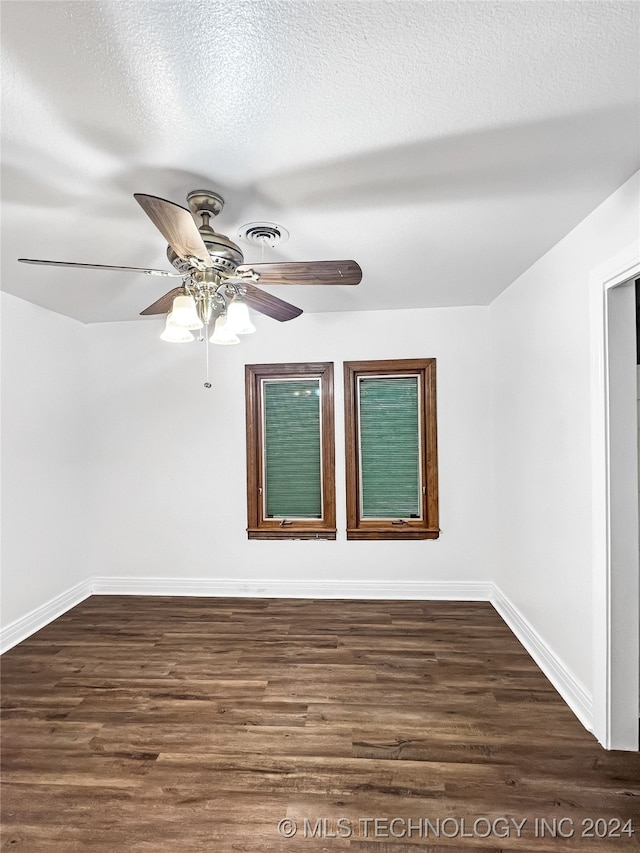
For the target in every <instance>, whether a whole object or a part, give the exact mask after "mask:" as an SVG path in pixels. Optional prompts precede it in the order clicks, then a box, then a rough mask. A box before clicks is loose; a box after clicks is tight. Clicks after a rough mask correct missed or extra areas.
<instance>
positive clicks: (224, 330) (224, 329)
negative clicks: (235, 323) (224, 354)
mask: <svg viewBox="0 0 640 853" xmlns="http://www.w3.org/2000/svg"><path fill="white" fill-rule="evenodd" d="M226 320H227V318H226V317H225V315H224V314H219V315H218V317H217V318H216V324H215V326H214V327H213V334H212V335H211V337H210V338H209V340H210V341H211V343H212V344H220V346H226V347H228V346H232V345H233V344H239V343H240V338H239V337H238V336H237V335H236V333H235V332H233V331H232V330H231V329H230V328H229V326H228V324H227V322H226Z"/></svg>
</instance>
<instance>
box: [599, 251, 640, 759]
mask: <svg viewBox="0 0 640 853" xmlns="http://www.w3.org/2000/svg"><path fill="white" fill-rule="evenodd" d="M638 276H640V252H639V246H638V244H637V243H635V244H633V245H631V246H629V247H628V249H627V250H626V251H625V252H623V253H621V254H620V255H618V256H616V258H614V259H611V261H610V262H609V263H607V264H606V265H605V266H603V267H599V268H598V269H597V270H594V271H593V272H592V274H591V276H590V294H589V295H590V322H591V328H590V331H591V416H592V417H591V426H592V430H591V441H592V511H593V517H592V549H593V563H592V573H593V574H592V581H593V732H594V734H595V736H596V737H597V738H598V740H599V741H600V743H601V744H602V745H603V746H604V747H605V748H606V749H626V750H637V749H638V704H639V702H638V689H639V685H638V681H639V676H638V672H639V669H640V648H639V644H640V615H639V606H640V593H639V585H640V584H639V578H638V575H639V572H638V465H637V430H634V434H633V435H631V432H630V429H629V417H630V411H629V408H628V406H629V405H630V402H631V401H627V400H626V396H627V394H628V395H629V396H630V397H632V398H633V407H634V415H633V417H632V420H633V423H634V424H635V423H636V419H637V416H636V415H635V412H636V400H635V397H636V395H635V393H633V391H632V390H631V389H630V387H628V386H629V384H630V381H631V380H630V376H631V372H630V371H631V367H632V368H633V389H635V387H636V386H635V377H636V367H635V361H636V359H635V310H633V308H632V303H631V298H632V296H631V295H632V293H633V292H634V288H633V284H632V281H633V279H635V278H637V277H638ZM630 282H631V283H630ZM625 285H626V286H625ZM616 288H618V289H617V290H616ZM633 298H634V299H635V297H633ZM633 304H634V305H635V302H634V303H633ZM631 323H633V329H631V325H630V324H631ZM632 335H633V342H634V349H633V355H630V346H631V343H630V342H631V336H632ZM629 358H631V364H629V363H628V361H629ZM621 401H626V402H621ZM625 406H626V407H627V408H626V409H625ZM622 415H624V421H625V423H624V425H623V423H622V420H623V418H622ZM633 459H635V460H636V464H635V465H633V466H632V464H631V462H632V460H633Z"/></svg>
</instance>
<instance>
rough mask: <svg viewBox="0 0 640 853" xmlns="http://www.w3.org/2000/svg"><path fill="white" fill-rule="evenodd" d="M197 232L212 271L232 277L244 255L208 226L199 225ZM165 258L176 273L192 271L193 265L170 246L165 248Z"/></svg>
mask: <svg viewBox="0 0 640 853" xmlns="http://www.w3.org/2000/svg"><path fill="white" fill-rule="evenodd" d="M198 230H199V231H200V234H201V236H202V239H203V241H204V244H205V246H206V247H207V252H209V256H210V257H211V260H212V261H213V269H214V270H216V271H217V272H219V273H223V274H225V275H233V274H234V273H235V271H236V267H238V266H239V265H240V264H241V263H243V262H244V255H243V254H242V250H241V249H240V247H239V246H236V244H235V243H233V242H232V241H231V240H229V238H228V237H225V235H224V234H218V233H216V232H215V231H214V230H213V228H211V227H210V226H209V225H201V226H200V228H199V229H198ZM167 258H169V263H170V264H171V265H172V266H174V267H175V268H176V269H177V270H178V272H181V273H184V274H185V275H188V274H189V273H190V272H192V271H193V265H192V264H190V263H189V261H185V260H183V258H181V257H180V256H179V255H177V254H176V252H174V250H173V249H172V248H171V246H167Z"/></svg>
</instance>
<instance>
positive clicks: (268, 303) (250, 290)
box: [242, 281, 302, 323]
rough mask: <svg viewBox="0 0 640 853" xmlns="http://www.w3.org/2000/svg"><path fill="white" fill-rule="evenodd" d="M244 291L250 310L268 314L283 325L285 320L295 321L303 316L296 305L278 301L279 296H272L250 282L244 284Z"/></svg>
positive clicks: (300, 309)
mask: <svg viewBox="0 0 640 853" xmlns="http://www.w3.org/2000/svg"><path fill="white" fill-rule="evenodd" d="M242 290H243V291H244V301H245V302H246V303H247V305H248V306H249V307H250V308H253V309H254V310H255V311H259V312H260V313H261V314H266V315H267V316H268V317H273V319H274V320H280V322H281V323H284V321H285V320H293V319H294V318H295V317H299V316H300V314H302V308H296V306H295V305H291V303H289V302H285V301H284V300H283V299H278V297H277V296H272V295H271V294H270V293H265V292H264V291H263V290H260V288H258V287H254V286H253V285H252V284H249V283H248V282H244V281H243V282H242Z"/></svg>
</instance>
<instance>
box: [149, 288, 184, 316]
mask: <svg viewBox="0 0 640 853" xmlns="http://www.w3.org/2000/svg"><path fill="white" fill-rule="evenodd" d="M185 292H186V291H185V290H184V288H183V287H174V288H173V290H170V291H169V292H168V293H165V295H164V296H161V297H160V299H156V301H155V302H154V303H153V304H152V305H149V307H148V308H145V309H144V311H141V312H140V315H141V316H143V317H145V316H147V315H148V314H166V313H167V312H168V311H171V306H172V305H173V300H174V299H175V298H176V296H179V295H180V294H181V293H185Z"/></svg>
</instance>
